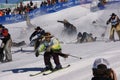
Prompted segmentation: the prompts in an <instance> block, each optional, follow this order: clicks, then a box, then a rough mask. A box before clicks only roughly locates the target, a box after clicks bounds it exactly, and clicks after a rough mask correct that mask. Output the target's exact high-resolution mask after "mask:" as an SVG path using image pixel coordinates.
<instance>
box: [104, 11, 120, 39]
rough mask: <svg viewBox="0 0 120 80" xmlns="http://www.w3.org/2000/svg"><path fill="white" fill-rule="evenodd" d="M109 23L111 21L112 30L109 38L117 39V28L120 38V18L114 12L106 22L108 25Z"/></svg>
mask: <svg viewBox="0 0 120 80" xmlns="http://www.w3.org/2000/svg"><path fill="white" fill-rule="evenodd" d="M109 23H111V30H110V37H109V39H110V40H111V41H115V38H114V32H115V30H116V32H117V34H118V37H119V40H120V19H119V17H118V16H117V15H116V14H115V13H112V15H111V17H110V18H109V20H108V21H107V23H106V24H107V25H108V24H109Z"/></svg>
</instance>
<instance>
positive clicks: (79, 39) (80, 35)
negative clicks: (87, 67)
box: [77, 32, 82, 43]
mask: <svg viewBox="0 0 120 80" xmlns="http://www.w3.org/2000/svg"><path fill="white" fill-rule="evenodd" d="M81 39H82V33H81V32H79V33H78V35H77V43H80V42H81Z"/></svg>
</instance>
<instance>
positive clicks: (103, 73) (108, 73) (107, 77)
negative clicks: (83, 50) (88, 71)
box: [91, 58, 117, 80]
mask: <svg viewBox="0 0 120 80" xmlns="http://www.w3.org/2000/svg"><path fill="white" fill-rule="evenodd" d="M92 72H93V77H92V79H91V80H117V77H116V74H115V72H114V70H113V69H112V68H110V65H109V62H108V61H107V60H106V59H104V58H98V59H96V60H95V61H94V64H93V69H92Z"/></svg>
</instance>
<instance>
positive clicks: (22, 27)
mask: <svg viewBox="0 0 120 80" xmlns="http://www.w3.org/2000/svg"><path fill="white" fill-rule="evenodd" d="M115 5H117V6H118V7H119V3H118V4H117V3H116V4H115ZM89 6H90V5H89V4H87V5H81V6H80V5H78V6H75V7H72V8H68V9H65V10H61V11H59V12H55V13H51V14H47V15H43V16H40V17H37V18H35V19H32V20H31V23H32V24H33V25H36V26H40V27H42V28H43V29H45V30H46V31H49V32H51V33H52V34H53V35H54V36H56V37H58V38H59V39H60V41H63V42H64V44H61V45H62V52H64V53H67V54H71V55H74V56H77V57H82V58H83V59H78V58H74V57H71V56H69V57H68V58H67V59H64V58H62V57H60V61H61V64H62V65H63V66H65V65H67V64H70V65H71V66H70V67H69V68H67V69H64V70H61V71H58V72H55V73H53V74H50V75H47V76H43V75H37V76H34V77H30V76H29V75H30V74H34V73H37V72H39V71H40V70H41V69H42V68H44V67H45V66H44V61H43V56H42V55H40V56H39V57H35V55H34V52H24V53H22V52H17V53H13V54H12V55H13V61H12V62H8V63H0V80H16V79H17V80H90V79H91V78H92V76H93V75H92V66H93V62H94V60H95V59H96V58H106V59H107V60H108V61H109V62H110V66H111V68H113V69H114V70H115V72H116V74H117V78H118V80H119V79H120V67H119V66H120V62H119V61H120V54H119V53H120V49H119V48H120V42H119V41H117V42H107V43H106V42H104V41H96V42H89V43H81V44H72V43H71V44H67V43H69V42H74V41H75V40H76V35H74V36H68V35H65V34H64V33H63V32H62V30H63V24H61V23H58V22H57V20H63V19H67V20H68V21H69V22H71V23H72V24H74V25H75V26H76V27H77V31H78V32H79V31H81V32H84V31H86V32H89V33H93V36H97V37H98V38H100V37H101V34H102V33H103V32H104V31H105V28H104V27H105V26H106V24H105V23H106V21H107V20H108V18H109V17H110V14H111V13H112V12H115V13H116V14H118V16H119V9H118V8H114V9H106V10H101V11H97V12H91V11H90V9H89ZM111 6H112V5H111ZM113 7H114V6H113ZM93 21H96V22H97V23H96V24H95V25H93V24H92V22H93ZM5 26H6V27H7V28H8V29H9V32H10V33H11V36H12V39H13V41H16V42H17V41H18V42H19V41H21V40H25V41H26V43H27V44H29V36H30V34H31V33H32V32H33V31H34V27H33V28H30V27H28V26H27V25H26V22H20V23H15V24H9V25H5ZM109 30H110V25H108V26H107V30H106V32H105V34H106V35H105V38H104V39H108V37H109ZM115 35H116V34H115ZM115 38H116V39H118V37H117V35H116V36H115ZM22 48H23V49H25V50H33V47H29V46H28V45H26V46H22ZM19 49H21V47H12V52H14V51H17V50H19ZM42 54H43V53H42ZM51 61H52V63H53V60H51ZM53 66H55V65H54V63H53Z"/></svg>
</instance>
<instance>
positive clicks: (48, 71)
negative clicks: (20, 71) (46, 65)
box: [29, 70, 50, 77]
mask: <svg viewBox="0 0 120 80" xmlns="http://www.w3.org/2000/svg"><path fill="white" fill-rule="evenodd" d="M49 71H50V70H47V71H46V70H43V71H41V72H38V73H35V74H30V75H29V76H31V77H32V76H36V75H39V74H42V73H44V72H49Z"/></svg>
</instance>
